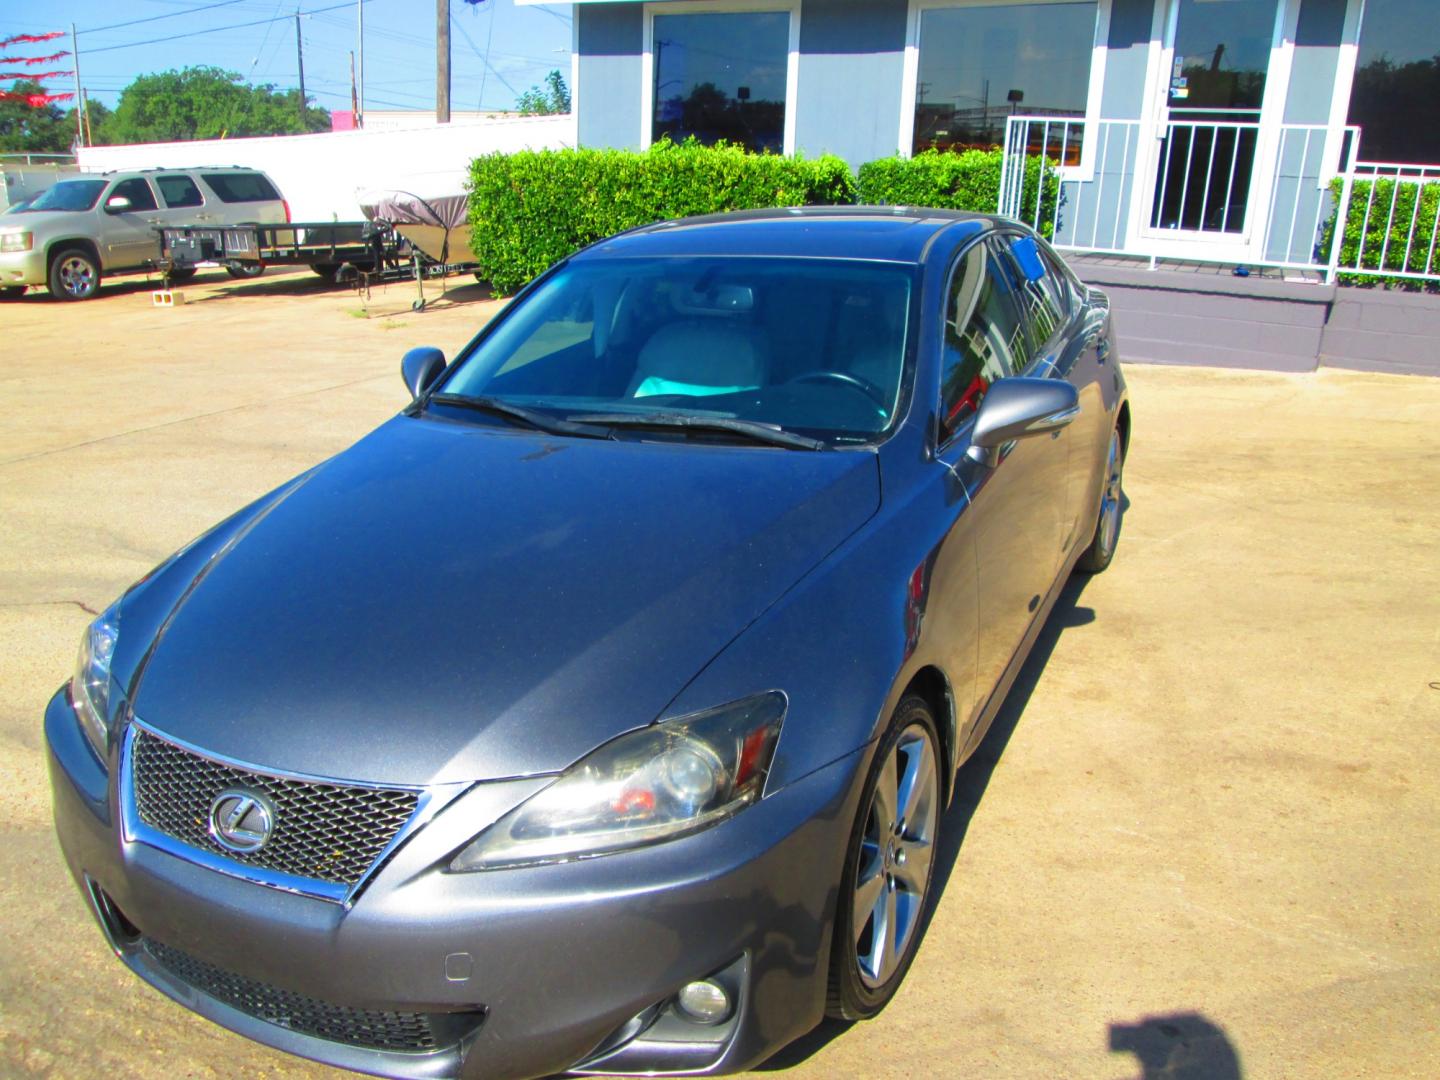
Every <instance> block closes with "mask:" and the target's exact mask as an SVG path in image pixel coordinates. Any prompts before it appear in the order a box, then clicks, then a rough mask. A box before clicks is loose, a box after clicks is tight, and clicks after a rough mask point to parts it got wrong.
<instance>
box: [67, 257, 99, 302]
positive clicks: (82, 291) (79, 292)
mask: <svg viewBox="0 0 1440 1080" xmlns="http://www.w3.org/2000/svg"><path fill="white" fill-rule="evenodd" d="M60 285H61V287H62V288H63V289H64V290H65V291H66V292H67V293H69V294H70V295H71V296H73V297H75V298H76V299H82V298H84V297H86V296H89V295H90V294H91V293H92V292H94V291H95V268H94V267H93V266H91V265H90V264H89V263H88V262H86V261H85V260H84V259H82V258H80V257H79V256H75V255H72V256H70V257H68V258H67V259H65V260H64V261H63V262H61V264H60Z"/></svg>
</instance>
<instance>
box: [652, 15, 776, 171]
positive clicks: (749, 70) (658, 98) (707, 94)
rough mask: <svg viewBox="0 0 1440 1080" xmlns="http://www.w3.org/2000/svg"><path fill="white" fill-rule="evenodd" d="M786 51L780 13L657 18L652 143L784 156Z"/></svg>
mask: <svg viewBox="0 0 1440 1080" xmlns="http://www.w3.org/2000/svg"><path fill="white" fill-rule="evenodd" d="M789 47H790V15H789V13H788V12H784V11H749V12H724V13H710V14H701V15H656V16H655V21H654V43H653V51H654V57H655V87H654V89H655V113H654V117H653V118H652V127H651V135H652V138H653V139H654V140H656V141H659V140H660V139H662V138H664V137H665V136H669V137H670V139H671V141H672V142H677V143H678V142H683V141H684V140H685V139H687V138H689V137H691V136H694V137H695V138H696V139H698V140H699V141H700V142H702V143H705V144H706V145H707V146H708V145H712V144H714V143H717V142H719V141H720V140H722V139H723V140H725V141H727V142H732V143H738V144H739V145H741V146H744V147H746V148H747V149H750V150H757V151H764V150H769V151H774V152H775V153H781V152H783V151H784V148H785V76H786V61H787V54H788V52H789Z"/></svg>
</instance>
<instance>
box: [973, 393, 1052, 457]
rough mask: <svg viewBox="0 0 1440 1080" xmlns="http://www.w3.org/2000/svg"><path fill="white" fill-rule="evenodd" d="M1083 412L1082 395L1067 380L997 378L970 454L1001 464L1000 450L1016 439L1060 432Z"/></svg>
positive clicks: (977, 424) (983, 407)
mask: <svg viewBox="0 0 1440 1080" xmlns="http://www.w3.org/2000/svg"><path fill="white" fill-rule="evenodd" d="M1079 415H1080V395H1079V393H1077V392H1076V390H1075V387H1073V386H1071V385H1070V384H1069V383H1068V382H1065V381H1064V380H1063V379H1026V378H1011V379H997V380H996V381H995V382H994V383H993V384H992V385H991V387H990V389H989V390H988V391H986V394H985V400H984V401H983V402H981V404H980V412H979V414H978V415H977V416H976V417H975V433H974V434H973V435H972V436H971V437H970V449H969V450H968V451H967V452H966V453H967V455H968V456H969V457H970V458H971V459H972V460H974V461H978V462H979V463H980V464H982V465H998V464H999V460H998V457H997V455H996V451H997V450H998V449H999V448H1000V447H1002V446H1004V445H1005V444H1006V443H1008V442H1011V441H1013V440H1015V439H1024V438H1027V437H1029V436H1031V435H1041V434H1044V433H1045V432H1047V431H1056V430H1058V429H1060V428H1062V427H1064V426H1065V425H1066V424H1068V423H1070V421H1072V420H1074V419H1075V417H1077V416H1079Z"/></svg>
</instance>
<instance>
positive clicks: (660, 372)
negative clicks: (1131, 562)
mask: <svg viewBox="0 0 1440 1080" xmlns="http://www.w3.org/2000/svg"><path fill="white" fill-rule="evenodd" d="M401 368H402V373H403V375H404V379H405V382H406V385H407V388H408V390H409V394H410V398H411V400H410V401H409V403H408V404H407V405H406V406H405V407H404V408H403V409H402V410H401V412H400V413H399V414H398V415H397V416H395V417H394V418H393V419H392V420H390V421H388V422H387V423H385V424H383V425H382V426H381V427H379V428H378V429H377V430H375V431H374V432H373V433H371V434H370V435H368V436H367V437H366V438H364V439H362V440H361V441H360V442H358V443H356V444H355V445H354V446H353V447H351V448H350V449H348V450H346V451H344V452H343V453H340V454H338V455H336V456H335V457H333V458H331V459H330V460H328V461H326V462H323V463H322V464H320V465H318V466H316V467H315V468H314V469H311V470H310V471H309V472H307V473H305V474H303V475H301V476H299V477H296V478H295V479H294V480H292V481H290V482H289V483H287V484H285V485H284V486H282V487H281V488H279V489H278V490H276V491H273V492H271V493H270V494H268V495H266V496H264V497H263V498H261V499H259V500H258V501H257V502H255V503H253V504H252V505H250V506H248V507H246V508H244V509H243V510H240V511H239V512H238V513H236V514H235V515H234V516H233V517H231V518H229V519H228V520H226V521H224V522H222V523H220V524H219V525H217V526H216V527H215V528H214V529H212V530H211V531H210V532H208V533H206V534H205V535H204V536H202V537H200V538H199V539H198V540H196V541H194V542H193V543H191V544H190V545H189V546H187V547H185V548H183V549H182V550H180V551H179V552H177V553H176V554H175V555H173V556H171V557H170V558H169V559H168V560H166V561H165V562H164V563H163V564H162V565H160V566H159V567H157V568H156V569H155V570H154V571H152V572H151V573H150V574H148V575H147V576H146V577H145V578H143V579H142V580H141V581H139V582H137V583H136V584H135V585H134V586H132V587H131V588H130V589H129V590H127V591H126V592H125V594H124V595H123V596H121V597H120V598H119V599H118V600H117V601H116V602H115V603H114V604H113V605H112V606H111V607H110V608H108V609H107V610H106V611H105V612H104V613H103V614H102V615H100V617H99V618H97V619H96V620H95V622H94V623H93V624H92V625H91V626H90V627H89V629H88V631H87V632H86V634H85V636H84V639H83V642H82V645H81V649H80V656H79V660H78V665H77V667H76V670H75V673H74V676H73V678H72V679H71V680H70V682H69V683H68V684H66V686H65V687H63V688H62V689H61V690H60V691H59V692H57V693H56V694H55V696H54V698H53V699H52V700H51V701H50V703H49V706H48V708H47V710H46V714H45V736H46V741H47V744H48V748H49V755H48V757H49V765H50V772H51V780H52V784H53V787H54V808H55V823H56V829H57V831H58V833H59V838H60V843H61V846H62V848H63V850H64V855H65V858H66V860H67V862H68V864H69V867H70V870H71V872H72V873H73V875H74V878H75V881H76V883H77V884H78V885H79V887H80V890H81V892H82V893H83V895H84V897H85V898H86V900H87V901H88V903H89V905H90V906H91V908H92V910H93V912H94V915H95V918H96V920H97V922H98V923H99V926H100V929H101V931H102V932H103V934H104V936H105V939H106V941H107V942H108V943H109V945H110V947H111V948H112V949H113V950H114V952H115V953H116V955H117V956H118V957H119V958H120V960H121V961H122V962H123V963H125V964H126V965H127V966H129V967H130V969H131V970H133V971H134V972H135V974H137V975H138V976H139V977H140V978H142V979H144V980H145V981H146V982H148V983H150V984H151V985H153V986H154V987H156V988H158V989H159V990H160V991H162V992H163V993H165V994H168V995H169V996H170V997H172V998H174V999H175V1000H176V1001H178V1002H180V1003H181V1004H182V1005H184V1006H186V1007H187V1008H189V1009H192V1010H194V1011H195V1012H197V1013H200V1014H201V1015H203V1016H205V1017H208V1018H210V1019H211V1020H213V1021H215V1022H216V1023H219V1024H221V1025H223V1026H225V1027H227V1028H230V1029H231V1030H233V1031H237V1032H239V1033H241V1034H243V1035H246V1036H248V1037H250V1038H252V1039H256V1040H258V1041H260V1042H263V1043H267V1044H269V1045H270V1046H274V1047H278V1048H280V1049H282V1050H286V1051H289V1052H291V1053H295V1054H299V1055H303V1056H305V1057H309V1058H313V1059H316V1060H318V1061H324V1062H329V1063H331V1064H334V1065H338V1066H343V1067H346V1068H350V1069H354V1070H358V1071H361V1072H369V1073H374V1074H378V1075H384V1076H396V1077H450V1076H463V1077H471V1078H479V1077H490V1078H522V1077H539V1076H545V1075H549V1074H554V1073H562V1072H574V1073H589V1074H604V1073H626V1074H633V1073H682V1074H683V1073H713V1072H725V1071H733V1070H737V1069H742V1068H745V1067H747V1066H749V1065H752V1064H754V1063H756V1062H758V1061H759V1060H761V1059H763V1058H764V1057H766V1056H767V1055H769V1054H771V1053H773V1052H774V1051H775V1050H776V1049H777V1048H779V1047H780V1046H782V1045H784V1044H785V1043H787V1042H789V1041H790V1040H792V1039H794V1038H796V1037H797V1036H799V1035H801V1034H802V1033H804V1032H806V1031H807V1030H809V1029H810V1028H812V1027H813V1026H814V1025H815V1024H816V1023H818V1022H819V1021H820V1020H821V1019H822V1017H825V1016H827V1015H829V1016H834V1017H843V1018H847V1019H863V1018H866V1017H870V1016H873V1015H874V1014H875V1013H877V1012H879V1010H880V1009H882V1008H883V1007H884V1006H885V1004H886V1003H887V1002H888V1001H889V1000H890V998H891V997H892V996H893V995H894V993H895V991H896V989H897V987H898V986H899V985H900V983H901V981H902V980H903V979H904V977H905V974H906V971H907V970H908V968H909V966H910V964H911V962H912V961H913V960H914V959H915V955H916V951H917V949H918V948H919V946H920V939H921V936H922V928H923V925H924V919H925V912H926V910H927V905H929V904H930V903H932V902H933V901H934V899H935V898H934V897H933V896H932V895H931V891H932V870H933V853H934V851H935V850H936V844H937V841H938V839H939V835H940V830H941V828H942V824H943V811H944V808H945V806H946V804H947V801H948V800H949V799H950V796H951V792H952V790H953V787H954V782H955V777H956V773H957V770H958V769H959V768H960V766H961V765H962V764H963V763H964V761H965V759H966V757H967V756H968V755H969V754H970V753H971V752H972V751H973V750H974V748H975V747H976V745H977V743H978V742H979V741H980V739H981V738H982V736H983V735H984V734H985V731H986V728H987V726H988V725H989V723H990V720H991V718H992V717H993V716H994V715H995V713H996V711H997V709H998V708H999V706H1000V704H1001V702H1002V700H1003V699H1004V697H1005V694H1006V691H1007V689H1008V688H1009V686H1010V684H1011V681H1012V680H1013V679H1014V677H1015V674H1016V672H1017V670H1018V669H1019V667H1020V665H1021V664H1022V662H1023V661H1024V659H1025V657H1026V655H1027V653H1028V651H1029V649H1030V647H1031V644H1032V642H1033V641H1034V640H1035V638H1036V636H1037V634H1038V633H1039V632H1040V629H1041V626H1042V624H1043V623H1044V621H1045V618H1046V616H1047V614H1048V613H1049V611H1050V609H1051V605H1052V604H1053V603H1054V602H1055V599H1056V597H1057V595H1058V594H1059V593H1060V591H1061V589H1062V588H1063V586H1064V584H1065V582H1066V580H1067V579H1068V578H1069V576H1070V574H1071V573H1072V572H1073V571H1076V570H1079V571H1082V572H1086V573H1094V572H1096V571H1099V570H1103V569H1105V567H1106V566H1107V565H1108V564H1109V563H1110V561H1111V558H1112V556H1113V555H1114V553H1115V546H1116V541H1117V538H1118V536H1119V529H1120V517H1121V503H1122V494H1121V468H1122V464H1123V462H1124V459H1125V453H1126V448H1127V444H1128V442H1129V438H1130V412H1129V406H1128V404H1127V399H1126V390H1125V383H1124V379H1123V377H1122V375H1121V372H1120V367H1119V357H1118V355H1117V353H1116V350H1115V346H1114V338H1113V334H1112V330H1111V323H1110V315H1109V309H1108V305H1107V302H1106V299H1105V297H1104V295H1103V294H1101V293H1099V292H1098V291H1096V290H1094V289H1087V288H1086V287H1085V286H1084V285H1082V284H1081V283H1080V281H1079V280H1078V279H1077V278H1076V277H1075V276H1074V275H1073V274H1072V273H1071V272H1070V270H1068V269H1067V268H1066V266H1065V264H1064V262H1063V261H1062V260H1061V259H1060V258H1059V257H1058V256H1057V255H1056V254H1055V252H1054V251H1053V250H1052V249H1051V248H1050V247H1049V246H1048V245H1047V244H1046V243H1045V242H1044V241H1043V240H1041V239H1040V238H1038V237H1037V236H1035V235H1034V234H1033V233H1032V232H1030V231H1028V230H1027V229H1025V228H1024V227H1023V226H1021V225H1018V224H1015V223H1014V222H1010V221H1006V220H1002V219H997V218H992V217H982V216H976V215H965V214H956V213H950V212H944V211H929V210H906V209H877V208H854V207H851V208H844V209H839V208H835V209H811V210H776V211H765V212H751V213H742V214H735V215H724V216H717V217H711V218H698V219H690V220H684V221H668V222H662V223H660V224H657V225H652V226H647V227H645V228H641V229H637V230H634V231H632V232H628V233H624V234H622V235H619V236H615V237H612V238H610V239H608V240H604V241H602V242H600V243H598V244H595V245H594V246H592V247H590V248H588V249H586V250H585V251H583V252H580V253H579V254H577V255H575V256H574V257H572V258H570V259H567V260H565V261H563V262H561V263H559V264H557V265H556V266H554V267H552V268H551V269H550V270H549V271H547V272H546V273H545V274H544V275H542V276H541V277H540V278H539V279H537V280H536V281H535V282H533V283H532V284H531V285H530V286H528V287H527V288H526V289H525V290H524V292H523V293H521V294H520V295H519V296H518V297H516V299H515V300H514V302H513V303H512V304H510V305H509V306H508V307H507V308H506V309H505V311H504V312H503V313H502V314H500V315H499V316H497V317H496V318H495V319H494V320H493V321H491V322H490V323H489V324H488V325H486V326H485V327H484V329H483V330H482V331H481V332H480V333H479V334H478V335H477V336H476V337H475V339H474V340H473V341H471V342H470V343H469V344H468V345H466V346H465V347H464V348H463V349H462V350H461V351H460V354H459V355H458V356H457V357H456V358H455V359H454V360H453V361H452V362H450V363H448V364H447V363H446V360H445V358H444V356H443V355H442V354H441V353H440V352H439V351H438V350H436V349H416V350H412V351H411V352H410V353H408V354H406V356H405V358H404V360H403V362H402V365H401ZM1040 932H1043V930H1042V931H1040ZM77 1022H78V1021H77Z"/></svg>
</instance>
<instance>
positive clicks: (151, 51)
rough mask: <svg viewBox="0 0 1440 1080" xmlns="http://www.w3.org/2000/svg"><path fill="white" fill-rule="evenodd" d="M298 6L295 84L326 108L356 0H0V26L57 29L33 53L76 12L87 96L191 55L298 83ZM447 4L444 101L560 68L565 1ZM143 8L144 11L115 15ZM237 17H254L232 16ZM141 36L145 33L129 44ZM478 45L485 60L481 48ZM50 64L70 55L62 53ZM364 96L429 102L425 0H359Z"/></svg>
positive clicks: (369, 101) (499, 100)
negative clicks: (301, 55) (448, 79)
mask: <svg viewBox="0 0 1440 1080" xmlns="http://www.w3.org/2000/svg"><path fill="white" fill-rule="evenodd" d="M341 4H343V5H344V6H337V5H341ZM297 7H298V8H299V10H300V11H301V12H302V13H303V12H307V11H309V12H314V14H311V15H307V16H304V17H302V18H301V28H302V34H303V37H304V42H305V91H306V93H307V94H308V95H309V96H310V98H311V99H312V101H313V102H315V103H316V104H319V105H322V106H324V107H325V108H328V109H348V108H349V107H350V66H349V65H350V59H349V53H350V50H352V49H354V48H355V0H349V2H348V3H344V0H299V3H298V4H297V2H296V0H43V2H35V3H22V2H21V0H0V38H5V37H9V36H11V35H12V34H36V33H44V32H46V31H50V30H65V31H67V37H66V39H65V40H63V41H58V42H54V43H51V42H46V43H45V44H44V46H36V48H37V49H39V50H40V52H39V53H32V54H31V55H41V54H43V53H48V52H51V51H54V50H53V49H52V48H51V47H50V46H52V45H54V46H55V47H63V48H66V49H68V48H69V47H70V42H69V39H68V31H69V29H70V24H71V23H72V22H73V23H75V25H76V27H77V29H78V30H79V32H80V33H79V44H80V74H81V76H82V81H83V82H84V84H85V88H86V91H87V92H88V93H89V95H90V97H91V100H96V101H103V102H104V103H105V104H107V105H110V106H114V104H115V102H116V100H117V98H118V97H119V94H120V90H121V89H122V88H124V87H125V85H126V84H128V83H129V82H130V81H131V80H132V79H134V78H135V76H137V75H143V74H148V73H150V72H155V71H165V70H167V69H169V68H181V67H188V66H192V65H196V64H210V65H214V66H216V67H222V68H227V69H229V70H231V71H238V72H240V74H241V75H243V76H245V77H246V78H247V79H249V80H250V81H251V82H255V83H274V84H275V85H276V86H278V87H282V88H289V87H293V86H295V85H296V62H295V20H294V18H293V15H294V13H295V11H296V9H297ZM321 8H332V9H334V10H329V11H320V10H319V9H321ZM450 8H451V12H450V15H451V25H452V28H451V32H450V41H451V56H452V60H451V71H452V83H451V94H450V103H451V108H454V109H474V108H477V107H483V108H487V109H503V108H510V107H513V105H514V104H515V97H516V95H517V94H519V93H520V92H521V91H524V90H526V89H528V88H529V87H530V86H532V85H535V84H537V83H539V82H540V81H541V80H542V79H543V78H544V77H545V73H546V72H548V71H550V70H551V69H555V68H558V69H559V70H560V72H561V73H562V74H563V75H564V76H565V78H566V80H567V81H568V80H569V78H570V19H571V14H570V5H569V4H547V5H545V6H543V7H516V6H515V5H514V3H513V0H483V2H482V3H480V4H477V5H472V4H469V3H466V2H465V0H450ZM156 16H163V18H156ZM276 16H281V18H280V19H279V21H275V22H268V23H266V22H264V20H270V19H275V18H276ZM141 19H146V20H153V21H147V22H139V23H137V24H136V25H132V26H123V27H122V26H116V24H117V23H127V22H131V21H132V20H141ZM241 23H255V24H257V25H251V26H238V25H237V24H241ZM106 28H109V29H106ZM196 31H210V32H208V33H198V34H197V33H196ZM191 35H193V36H191ZM157 39H159V40H157ZM140 42H149V43H150V44H134V45H133V47H130V46H131V43H140ZM115 46H125V47H122V48H115ZM487 46H488V49H489V57H490V67H489V68H487V67H486V65H485V63H484V61H483V60H482V56H483V55H484V54H485V53H486V49H487ZM6 51H7V52H12V51H15V50H6ZM54 66H55V67H56V68H68V67H69V66H70V65H69V62H68V59H67V60H66V61H62V62H60V63H57V64H56V65H54ZM60 83H64V84H65V85H64V86H60V85H59V84H60ZM507 84H508V85H507ZM46 85H47V87H48V88H49V89H51V90H52V91H57V90H69V89H72V80H69V79H58V80H49V81H47V84H46ZM482 92H483V95H484V96H483V101H482V97H481V95H482ZM365 104H366V107H367V108H370V109H393V108H414V109H433V108H434V106H435V5H434V4H433V3H432V2H431V0H365Z"/></svg>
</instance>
